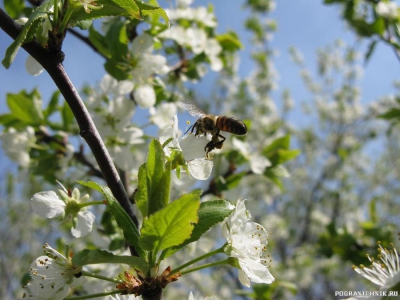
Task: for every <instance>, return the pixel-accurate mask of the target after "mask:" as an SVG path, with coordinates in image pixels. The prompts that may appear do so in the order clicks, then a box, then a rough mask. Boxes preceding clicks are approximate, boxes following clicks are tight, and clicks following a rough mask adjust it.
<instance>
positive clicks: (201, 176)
mask: <svg viewBox="0 0 400 300" xmlns="http://www.w3.org/2000/svg"><path fill="white" fill-rule="evenodd" d="M213 166H214V163H213V162H212V160H208V159H205V158H197V159H194V160H191V161H188V167H189V172H190V175H192V176H193V178H195V179H198V180H207V179H208V178H209V177H210V175H211V171H212V168H213Z"/></svg>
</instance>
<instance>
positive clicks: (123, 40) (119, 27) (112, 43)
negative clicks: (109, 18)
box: [105, 20, 129, 60]
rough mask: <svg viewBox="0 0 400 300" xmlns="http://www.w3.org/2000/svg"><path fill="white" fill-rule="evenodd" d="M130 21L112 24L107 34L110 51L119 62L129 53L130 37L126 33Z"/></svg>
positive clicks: (118, 21) (119, 21)
mask: <svg viewBox="0 0 400 300" xmlns="http://www.w3.org/2000/svg"><path fill="white" fill-rule="evenodd" d="M127 24H128V21H126V20H117V21H115V22H113V23H112V25H111V26H110V28H109V29H108V31H107V33H106V37H105V38H106V41H107V44H108V50H109V51H110V53H111V55H112V57H113V59H116V60H119V59H120V58H122V57H126V55H127V53H128V43H129V40H128V35H127V32H126V25H127Z"/></svg>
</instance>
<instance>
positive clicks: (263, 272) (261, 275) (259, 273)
mask: <svg viewBox="0 0 400 300" xmlns="http://www.w3.org/2000/svg"><path fill="white" fill-rule="evenodd" d="M238 260H239V265H240V267H241V269H242V270H243V272H244V273H246V275H247V277H249V279H250V280H251V281H252V282H255V283H268V284H269V283H272V282H274V281H275V278H274V276H272V275H271V273H270V272H269V269H268V268H267V267H266V266H265V265H263V264H262V263H261V262H257V261H254V260H252V259H251V258H248V257H244V258H238Z"/></svg>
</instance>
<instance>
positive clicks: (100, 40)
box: [89, 26, 111, 58]
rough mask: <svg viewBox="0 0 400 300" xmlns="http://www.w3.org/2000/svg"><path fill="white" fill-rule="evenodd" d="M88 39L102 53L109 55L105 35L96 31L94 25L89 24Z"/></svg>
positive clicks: (108, 56)
mask: <svg viewBox="0 0 400 300" xmlns="http://www.w3.org/2000/svg"><path fill="white" fill-rule="evenodd" d="M89 40H90V42H91V43H92V44H93V45H94V46H95V47H96V49H97V51H99V52H100V53H101V54H102V55H104V56H105V57H107V58H110V57H111V54H110V51H109V50H108V43H107V39H106V37H105V36H103V35H101V34H100V33H99V32H98V31H96V29H95V28H94V26H90V28H89Z"/></svg>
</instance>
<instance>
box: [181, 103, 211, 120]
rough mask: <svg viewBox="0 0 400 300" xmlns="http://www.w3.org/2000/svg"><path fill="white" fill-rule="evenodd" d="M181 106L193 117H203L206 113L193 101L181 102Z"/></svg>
mask: <svg viewBox="0 0 400 300" xmlns="http://www.w3.org/2000/svg"><path fill="white" fill-rule="evenodd" d="M180 104H181V106H182V108H183V109H184V110H186V111H187V112H188V113H189V114H190V115H191V116H193V117H203V116H205V115H206V114H205V113H204V112H202V111H201V110H200V109H199V108H197V107H196V105H194V104H193V103H187V102H181V103H180Z"/></svg>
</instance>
